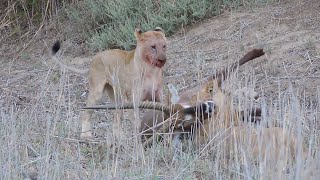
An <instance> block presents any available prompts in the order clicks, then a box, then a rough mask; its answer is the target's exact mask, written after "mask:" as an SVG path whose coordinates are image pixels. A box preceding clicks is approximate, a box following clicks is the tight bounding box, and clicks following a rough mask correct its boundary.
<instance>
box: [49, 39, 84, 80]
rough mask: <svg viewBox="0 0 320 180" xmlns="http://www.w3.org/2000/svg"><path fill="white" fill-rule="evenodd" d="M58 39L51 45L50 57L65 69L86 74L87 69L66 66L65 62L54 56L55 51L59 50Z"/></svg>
mask: <svg viewBox="0 0 320 180" xmlns="http://www.w3.org/2000/svg"><path fill="white" fill-rule="evenodd" d="M60 47H61V45H60V41H59V40H58V41H56V42H55V43H54V44H53V46H52V49H51V50H52V59H53V60H54V61H55V62H56V63H58V64H59V66H61V67H63V68H65V69H67V70H70V71H72V72H75V73H78V74H87V73H88V70H87V69H86V70H82V69H77V68H74V67H70V66H67V65H65V64H63V63H62V62H61V61H60V60H59V58H58V57H57V56H56V54H57V52H58V51H59V50H60Z"/></svg>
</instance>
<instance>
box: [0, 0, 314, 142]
mask: <svg viewBox="0 0 320 180" xmlns="http://www.w3.org/2000/svg"><path fill="white" fill-rule="evenodd" d="M319 12H320V1H318V0H295V1H281V2H280V3H276V4H274V5H267V6H262V7H252V8H250V7H240V8H239V9H237V10H232V11H225V12H224V13H223V14H222V15H220V16H218V17H214V18H211V19H209V20H206V21H204V22H201V23H198V24H195V25H193V26H192V27H188V28H186V29H184V28H181V29H180V30H179V32H177V33H176V34H175V35H174V36H173V37H170V38H169V41H170V43H169V46H168V51H169V52H168V61H167V64H166V65H165V73H164V74H165V77H164V79H165V83H166V84H167V83H172V84H174V85H175V86H176V87H177V89H178V90H179V91H184V90H186V89H188V88H191V87H194V86H196V85H199V84H201V81H200V80H199V79H202V78H203V77H207V76H209V75H210V74H212V73H213V72H214V71H215V70H216V69H217V68H218V67H221V66H226V65H227V64H228V63H230V62H235V60H238V59H239V58H240V57H241V56H242V55H244V54H245V53H246V52H247V51H249V50H251V49H252V48H257V47H258V48H263V49H264V51H265V52H266V55H265V56H263V57H260V58H259V59H256V60H254V62H249V63H248V64H246V65H244V66H242V67H241V68H240V70H239V73H238V76H237V77H236V78H235V79H233V81H232V82H233V84H234V86H235V88H239V87H242V86H243V84H244V83H248V82H249V81H253V84H254V88H255V91H256V92H257V93H258V94H260V95H261V96H262V97H264V98H266V99H268V100H269V101H270V102H277V101H279V96H282V95H284V94H286V93H287V92H288V91H293V92H294V93H295V94H296V95H297V98H298V99H299V100H301V106H304V107H306V109H307V111H308V110H310V111H311V110H313V112H316V113H317V114H318V115H320V114H319V104H318V103H319V102H320V101H319V98H320V23H319V22H320V13H319ZM50 32H51V33H47V34H46V33H44V34H41V35H39V37H35V41H34V42H31V43H30V44H28V46H30V47H28V46H26V48H25V50H24V51H23V52H21V51H22V50H23V49H24V46H25V45H27V43H28V42H23V43H17V44H12V43H10V44H9V43H8V42H4V43H2V45H1V48H0V49H1V51H0V58H1V59H0V60H1V64H0V108H3V109H6V108H8V107H10V106H11V105H14V106H16V107H17V108H18V109H19V110H21V111H20V115H21V114H22V115H25V117H26V121H27V120H31V119H32V120H34V121H35V122H37V126H36V127H32V128H31V127H29V126H28V127H29V128H30V129H31V131H32V132H28V133H27V134H28V135H29V138H30V139H33V138H32V137H31V135H32V133H39V134H45V129H43V127H46V123H48V122H46V121H44V120H43V119H41V118H40V117H42V118H48V117H49V118H53V119H55V118H58V119H59V120H60V121H59V122H61V123H62V124H64V125H65V124H67V125H68V124H73V125H74V126H66V127H68V128H66V129H63V132H64V135H63V136H65V137H70V138H77V137H78V134H79V132H78V130H79V129H78V128H79V125H80V124H79V108H80V107H81V106H83V105H84V104H85V100H86V97H87V82H88V81H87V77H85V76H81V75H77V74H73V73H71V72H66V71H64V70H63V69H60V68H59V67H58V66H57V65H55V64H54V63H53V62H52V61H51V59H50V53H49V50H48V47H50V46H51V45H52V43H53V42H54V40H55V39H56V38H55V36H54V31H50ZM57 36H59V35H57ZM62 50H63V51H64V52H65V53H64V54H63V57H64V61H65V62H66V63H68V64H71V65H73V66H75V67H77V68H87V67H88V63H89V61H90V57H91V56H92V55H93V53H92V52H90V51H88V50H83V49H82V47H81V46H80V45H75V44H72V43H70V42H68V41H66V42H64V43H63V48H62ZM19 52H21V53H20V54H18V53H19ZM83 53H84V54H83ZM74 57H82V58H74ZM253 74H254V75H255V76H254V77H255V78H253V79H252V78H248V77H251V76H252V75H253ZM249 83H250V82H249ZM291 86H292V88H291ZM59 107H63V108H62V110H59V111H56V109H57V108H59ZM64 107H69V108H64ZM314 110H315V111H314ZM26 112H28V113H27V114H24V113H26ZM39 114H40V115H39ZM52 114H53V115H57V116H52ZM53 126H54V128H59V126H60V125H58V124H55V125H53ZM61 126H62V125H61ZM109 127H110V124H109V123H101V124H99V123H98V124H97V129H101V130H105V129H106V128H109ZM53 132H54V130H53ZM59 132H61V131H59ZM53 134H54V133H53Z"/></svg>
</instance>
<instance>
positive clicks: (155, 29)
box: [154, 27, 164, 33]
mask: <svg viewBox="0 0 320 180" xmlns="http://www.w3.org/2000/svg"><path fill="white" fill-rule="evenodd" d="M154 31H160V32H163V33H164V30H163V29H162V28H161V27H156V28H154Z"/></svg>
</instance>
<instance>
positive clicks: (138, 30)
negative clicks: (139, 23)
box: [134, 28, 142, 40]
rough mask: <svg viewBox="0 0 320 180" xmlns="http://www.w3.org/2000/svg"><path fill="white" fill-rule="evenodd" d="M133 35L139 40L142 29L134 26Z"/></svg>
mask: <svg viewBox="0 0 320 180" xmlns="http://www.w3.org/2000/svg"><path fill="white" fill-rule="evenodd" d="M134 36H135V37H136V39H137V40H140V39H141V38H142V30H141V29H140V28H136V30H135V32H134Z"/></svg>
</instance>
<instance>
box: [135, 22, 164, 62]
mask: <svg viewBox="0 0 320 180" xmlns="http://www.w3.org/2000/svg"><path fill="white" fill-rule="evenodd" d="M135 37H136V39H137V48H136V49H137V50H138V51H139V52H140V57H141V59H142V60H143V61H145V62H146V63H148V64H151V65H153V66H156V67H158V68H161V67H162V66H163V65H164V64H165V63H166V60H167V55H166V51H167V39H166V36H165V34H164V31H163V30H162V29H161V28H159V27H157V28H155V29H154V30H152V31H147V32H142V31H141V29H138V28H137V29H136V30H135Z"/></svg>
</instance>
